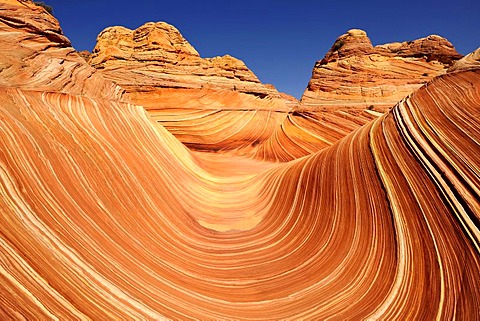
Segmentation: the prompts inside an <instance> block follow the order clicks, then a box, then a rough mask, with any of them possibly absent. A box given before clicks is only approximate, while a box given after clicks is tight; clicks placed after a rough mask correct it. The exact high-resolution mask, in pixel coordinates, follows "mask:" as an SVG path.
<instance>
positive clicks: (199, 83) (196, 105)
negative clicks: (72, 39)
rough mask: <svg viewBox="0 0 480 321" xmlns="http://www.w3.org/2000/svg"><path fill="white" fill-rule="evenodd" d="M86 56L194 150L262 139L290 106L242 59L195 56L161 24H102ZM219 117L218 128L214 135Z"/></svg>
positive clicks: (176, 33) (174, 31)
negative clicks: (137, 26)
mask: <svg viewBox="0 0 480 321" xmlns="http://www.w3.org/2000/svg"><path fill="white" fill-rule="evenodd" d="M89 62H90V64H91V65H92V66H94V67H95V68H97V69H98V70H99V71H101V73H102V74H103V75H104V77H106V78H107V79H109V80H111V81H113V82H114V83H116V84H118V85H119V86H121V87H122V88H124V89H125V90H126V93H125V96H124V97H125V98H127V99H128V100H129V101H131V102H133V103H135V104H138V105H141V106H143V107H144V108H145V109H146V110H147V112H148V113H149V115H150V116H151V118H152V119H153V120H154V121H157V122H158V123H159V124H161V125H162V126H164V127H166V128H167V129H168V130H169V131H170V132H172V133H173V134H174V135H175V136H176V137H177V138H178V139H180V140H181V141H182V142H183V143H184V144H186V145H187V146H189V147H191V148H195V149H200V150H211V151H217V150H232V149H237V148H241V147H242V148H243V147H248V146H250V147H251V146H252V145H255V144H258V142H261V141H264V140H266V139H267V138H268V137H269V136H270V135H271V134H272V130H273V128H275V127H276V126H279V125H280V124H281V122H282V121H283V119H284V118H285V117H286V114H287V112H288V110H289V109H290V107H289V106H287V104H286V102H287V100H284V99H283V97H282V96H281V95H280V94H279V93H278V91H277V90H276V89H275V87H273V86H269V85H264V84H262V83H261V82H260V81H259V80H258V78H257V77H256V76H255V74H254V73H253V72H252V71H250V70H249V69H248V68H247V66H245V64H244V63H243V62H242V61H241V60H238V59H236V58H234V57H231V56H229V55H225V56H223V57H215V58H201V57H200V55H199V54H198V52H197V51H196V50H195V49H194V48H193V47H192V46H191V45H190V44H189V43H188V41H187V40H186V39H185V38H184V37H183V36H182V35H181V34H180V32H179V31H178V30H177V29H176V28H175V27H173V26H171V25H169V24H167V23H165V22H158V23H153V22H150V23H146V24H144V25H143V26H141V27H139V28H138V29H136V30H130V29H127V28H124V27H110V28H107V29H105V30H104V31H103V32H101V33H100V35H99V36H98V39H97V45H96V47H95V49H94V50H93V53H92V56H91V58H90V60H89ZM219 122H220V123H221V124H222V127H221V128H222V130H221V132H215V133H212V132H211V130H212V127H213V124H215V123H219ZM257 123H260V124H262V125H263V126H258V124H257Z"/></svg>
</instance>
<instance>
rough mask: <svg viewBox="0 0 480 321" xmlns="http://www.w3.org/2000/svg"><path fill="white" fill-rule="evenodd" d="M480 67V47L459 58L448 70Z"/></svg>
mask: <svg viewBox="0 0 480 321" xmlns="http://www.w3.org/2000/svg"><path fill="white" fill-rule="evenodd" d="M478 68H480V48H478V49H477V50H475V51H473V52H472V53H470V54H468V55H466V56H465V57H463V58H462V59H460V60H458V61H457V62H456V63H455V64H454V65H453V66H452V67H450V68H449V69H448V72H455V71H464V70H470V69H478Z"/></svg>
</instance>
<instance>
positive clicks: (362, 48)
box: [301, 29, 462, 112]
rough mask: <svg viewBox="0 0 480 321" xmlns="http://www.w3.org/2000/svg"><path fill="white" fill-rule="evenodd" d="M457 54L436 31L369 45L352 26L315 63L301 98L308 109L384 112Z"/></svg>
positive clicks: (431, 76)
mask: <svg viewBox="0 0 480 321" xmlns="http://www.w3.org/2000/svg"><path fill="white" fill-rule="evenodd" d="M461 57H462V56H461V55H460V54H459V53H458V52H457V51H456V50H455V48H454V47H453V45H452V44H451V43H450V42H449V41H448V40H446V39H445V38H442V37H440V36H437V35H431V36H428V37H426V38H421V39H417V40H414V41H408V42H395V43H389V44H385V45H378V46H375V47H374V46H373V45H372V43H371V41H370V39H369V38H368V36H367V34H366V32H365V31H363V30H359V29H352V30H350V31H348V32H347V33H346V34H344V35H341V36H340V37H339V38H338V39H337V40H336V41H335V43H334V44H333V46H332V48H331V49H330V51H329V52H328V53H327V54H326V55H325V57H324V58H323V59H322V60H320V61H317V63H316V64H315V67H314V69H313V72H312V79H311V80H310V82H309V84H308V86H307V89H306V90H305V92H304V94H303V96H302V99H301V101H302V104H303V107H304V108H306V109H313V110H315V109H319V108H320V109H321V108H330V107H335V108H338V107H345V106H348V107H357V108H363V109H365V108H370V109H374V110H378V111H382V112H384V111H386V110H387V109H388V108H391V107H393V106H394V105H395V104H396V103H397V102H398V101H399V100H400V99H402V98H403V97H405V96H406V95H408V94H410V93H411V92H413V91H414V90H416V89H418V88H420V87H421V86H422V85H424V84H425V83H426V82H428V81H429V80H431V79H432V78H434V77H436V76H439V75H441V74H444V73H445V72H446V71H447V69H448V68H449V67H450V66H451V65H452V64H453V63H454V62H455V61H456V60H458V59H460V58H461Z"/></svg>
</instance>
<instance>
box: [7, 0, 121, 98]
mask: <svg viewBox="0 0 480 321" xmlns="http://www.w3.org/2000/svg"><path fill="white" fill-rule="evenodd" d="M0 3H1V10H0V22H1V23H2V26H1V27H2V33H1V34H0V43H1V44H5V45H2V46H0V56H1V57H2V59H1V61H0V85H2V86H16V87H17V88H21V89H27V90H40V91H47V90H48V91H51V90H55V91H60V92H68V93H72V94H86V93H89V94H92V95H97V96H102V97H112V98H113V97H115V98H119V97H120V96H121V94H122V92H123V90H122V89H121V88H120V87H118V86H116V85H115V84H113V83H112V82H110V81H105V79H104V78H103V77H102V76H101V75H100V74H99V73H98V72H97V71H96V70H95V69H94V68H92V67H90V66H88V65H86V64H85V61H84V60H83V59H82V58H81V57H80V56H79V55H78V54H77V53H76V51H75V50H74V49H73V48H72V47H71V44H70V41H69V40H68V39H67V38H66V37H65V36H64V35H63V33H62V30H61V28H60V26H59V24H58V21H57V20H56V19H55V18H54V17H53V16H52V15H50V14H48V13H47V11H46V10H45V9H44V8H42V7H40V6H36V5H34V4H33V3H32V2H31V1H29V0H27V1H16V0H12V1H2V2H0ZM7 44H8V45H7Z"/></svg>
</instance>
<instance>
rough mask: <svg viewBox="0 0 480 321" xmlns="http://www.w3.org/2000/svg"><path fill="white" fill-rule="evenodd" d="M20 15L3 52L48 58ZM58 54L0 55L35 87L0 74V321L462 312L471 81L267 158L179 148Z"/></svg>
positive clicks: (11, 16)
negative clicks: (322, 142) (283, 157)
mask: <svg viewBox="0 0 480 321" xmlns="http://www.w3.org/2000/svg"><path fill="white" fill-rule="evenodd" d="M24 4H27V5H28V3H26V2H20V1H18V2H17V1H8V3H7V2H6V1H4V0H2V1H0V13H1V15H2V16H1V17H2V18H1V20H0V35H1V37H2V38H1V39H2V48H4V47H11V48H16V46H17V45H18V43H21V42H19V41H18V39H19V38H18V36H19V35H23V36H24V38H25V39H26V38H31V40H30V41H28V42H24V43H23V46H25V49H24V50H27V49H29V50H32V51H33V52H35V53H36V55H37V56H38V58H37V59H42V60H44V61H50V59H53V58H51V56H50V52H49V51H48V50H45V49H44V48H45V41H46V40H45V38H43V37H36V36H35V31H34V30H33V31H28V30H27V29H24V28H23V27H22V26H24V25H27V24H29V23H33V22H32V21H30V20H31V19H34V20H38V19H50V18H48V17H47V16H46V15H47V13H46V12H44V11H39V10H37V9H36V8H33V7H32V8H30V7H29V6H26V5H24ZM19 13H22V15H20V14H19ZM28 13H30V15H29V14H28ZM33 13H35V15H34V14H33ZM33 17H35V18H33ZM14 22H15V23H14ZM19 22H22V23H19ZM13 25H17V26H18V27H13ZM16 28H18V29H16ZM29 32H31V35H30V37H29V36H28V33H29ZM59 35H61V33H59ZM9 39H10V40H9ZM54 43H55V42H53V44H54ZM47 47H48V46H47ZM35 48H40V49H41V50H39V51H38V52H37V51H35V50H36V49H35ZM52 48H54V46H52ZM64 52H65V56H64V57H63V58H62V57H61V56H60V51H55V54H56V56H55V59H58V60H60V61H62V59H63V60H64V63H59V64H55V65H51V64H46V65H45V70H43V69H42V68H40V67H39V66H38V65H36V64H27V63H24V62H23V56H21V55H19V56H16V55H13V54H12V55H6V54H4V51H2V53H1V55H0V62H2V63H3V62H4V61H8V64H10V65H11V66H12V67H11V68H17V70H22V72H23V74H22V75H37V76H36V77H37V78H36V82H37V83H38V84H41V86H40V87H39V88H38V89H35V88H33V87H32V86H30V85H29V83H28V82H27V81H26V82H25V83H23V82H21V81H19V80H18V81H13V80H12V81H11V82H10V83H9V79H18V78H15V77H14V76H12V74H11V73H5V71H3V72H1V73H0V83H1V86H0V101H1V104H0V214H1V219H2V220H1V224H0V278H1V282H0V319H1V320H25V319H26V320H45V319H59V320H74V319H81V320H85V319H87V320H88V319H93V320H125V319H127V320H131V319H164V318H165V319H176V320H185V319H200V320H207V319H209V320H219V319H220V320H222V319H223V320H225V319H245V320H247V319H248V320H252V319H255V320H289V319H290V320H319V319H320V320H322V319H327V318H330V319H339V320H345V319H353V320H360V319H379V320H433V319H440V320H452V319H457V320H478V319H479V318H480V314H479V313H480V312H479V310H478V302H479V301H480V280H479V278H478V275H479V274H480V251H479V247H480V233H479V223H478V222H479V220H480V180H479V177H480V173H479V168H480V160H479V158H478V142H479V141H480V131H479V128H480V119H479V118H478V117H475V115H478V114H479V106H480V69H478V68H474V67H472V68H470V69H469V70H458V71H455V72H452V73H449V74H446V75H442V76H440V77H437V78H435V79H433V80H432V81H430V82H429V83H428V84H427V85H426V86H424V87H422V88H420V89H419V90H417V91H415V93H413V94H411V95H410V96H409V97H407V98H405V99H403V100H402V101H401V102H399V103H398V104H397V105H396V106H395V107H394V108H393V109H392V110H391V111H389V112H388V113H386V114H385V115H382V116H380V117H379V118H376V120H373V121H368V120H367V119H365V118H367V116H365V115H364V114H358V117H364V119H361V120H360V121H358V122H366V125H364V126H360V125H359V126H358V129H356V130H354V131H353V132H351V133H349V134H345V136H344V137H343V138H339V139H338V140H337V141H336V142H335V143H332V144H330V146H327V147H325V148H323V149H322V150H320V151H318V152H311V153H310V154H307V155H306V156H304V157H302V158H299V159H296V160H293V161H289V162H287V161H284V162H274V161H267V160H265V159H266V158H265V159H261V158H260V157H258V158H249V157H242V156H239V155H231V153H227V152H223V151H217V152H215V153H213V152H211V151H210V152H209V153H206V152H198V151H192V150H191V149H189V148H187V147H186V146H185V145H183V144H182V143H181V142H180V141H179V140H178V139H177V138H175V137H174V136H173V135H172V134H171V133H170V132H169V131H168V130H166V129H165V128H164V127H163V126H161V125H160V124H158V123H156V122H154V121H152V118H151V117H150V116H149V114H148V113H146V112H145V109H144V108H143V107H142V106H138V105H135V104H132V103H128V102H124V101H123V100H124V97H121V96H119V97H117V96H115V95H116V93H117V89H116V88H117V87H116V86H112V83H111V82H110V81H107V80H104V79H103V78H102V77H99V78H96V79H95V81H96V82H97V83H96V84H97V86H90V85H88V84H89V82H90V81H92V77H87V75H88V73H83V72H81V73H79V74H78V75H84V76H83V77H79V76H78V77H77V76H75V75H76V74H75V72H73V73H71V72H69V70H71V69H62V66H63V65H65V64H66V65H69V61H71V60H70V59H73V58H72V55H71V54H70V52H73V49H71V47H68V46H66V47H65V50H64ZM67 53H68V54H67ZM470 57H472V56H470ZM473 57H474V56H473ZM77 58H78V56H77V55H75V56H74V59H75V61H77ZM80 59H83V58H80ZM80 59H78V64H79V65H78V67H77V68H76V69H75V70H78V71H80V70H91V69H88V65H87V63H86V62H83V64H82V62H81V61H82V60H80ZM471 59H472V60H473V58H471ZM472 60H470V66H474V65H475V63H472ZM22 64H23V65H22ZM20 66H22V67H20ZM12 70H13V69H12ZM65 70H66V71H65ZM55 73H56V74H58V75H59V76H58V77H59V78H61V79H63V81H64V82H65V84H69V83H72V82H73V80H72V78H75V77H77V78H75V85H71V86H61V82H60V81H58V82H55V81H50V77H51V75H52V74H55ZM96 74H97V73H96V72H94V75H96ZM13 75H16V74H13ZM43 77H45V78H43ZM93 77H96V76H93ZM102 79H103V80H102ZM26 80H28V78H26ZM49 83H50V84H51V86H50V87H48V86H49V85H48V84H49ZM107 88H110V89H111V91H110V92H108V91H106V93H107V94H105V96H102V95H100V94H99V93H101V92H102V91H104V92H105V90H106V89H107ZM108 93H110V94H108ZM291 115H292V118H291V119H290V120H289V121H290V122H291V123H292V124H296V122H299V120H300V119H307V118H308V114H303V113H295V114H294V113H291ZM340 115H341V114H337V116H338V117H340ZM349 115H350V116H349V117H350V118H349V119H350V121H351V122H354V114H349ZM362 115H363V116H362ZM345 117H346V118H348V117H347V116H345ZM372 117H373V116H372ZM321 123H322V122H321V121H318V123H316V122H315V121H314V120H309V121H308V126H307V125H305V124H303V125H302V126H303V127H305V128H308V129H309V133H310V134H311V133H316V134H315V136H316V137H323V136H322V135H328V134H325V133H323V132H327V131H328V130H326V129H324V127H322V126H321V125H320V124H321ZM343 123H349V122H343ZM315 124H317V126H318V127H317V126H316V125H315ZM340 124H342V122H341V121H340V120H339V121H338V126H340ZM331 126H332V128H333V127H334V126H333V125H331ZM346 127H348V126H346ZM213 128H214V129H212V131H215V130H216V129H218V128H220V129H219V130H218V132H222V131H223V129H221V126H220V127H219V126H217V127H215V126H214V127H213ZM282 128H283V130H284V132H285V135H286V136H285V137H293V136H295V137H299V138H298V142H300V141H301V140H300V138H301V137H304V141H303V143H302V144H303V145H301V146H308V144H314V142H310V141H309V140H310V138H309V137H313V136H314V135H306V134H301V133H294V132H295V128H296V127H289V126H283V127H282ZM343 130H344V131H345V132H347V131H348V129H347V128H344V129H343ZM322 133H323V134H322ZM292 135H293V136H292ZM302 135H303V136H302ZM278 137H279V136H278ZM285 137H284V138H279V141H278V142H277V145H273V143H272V145H271V150H270V149H269V148H268V146H267V145H263V148H264V152H265V153H273V151H277V150H278V149H277V148H279V147H281V148H282V150H284V151H285V153H291V154H293V153H295V151H294V150H295V149H294V146H296V144H294V143H287V140H286V138H285ZM271 139H273V136H272V137H269V138H268V139H267V141H270V140H271ZM272 142H273V140H272ZM305 152H306V149H305ZM289 157H293V155H290V156H289Z"/></svg>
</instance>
